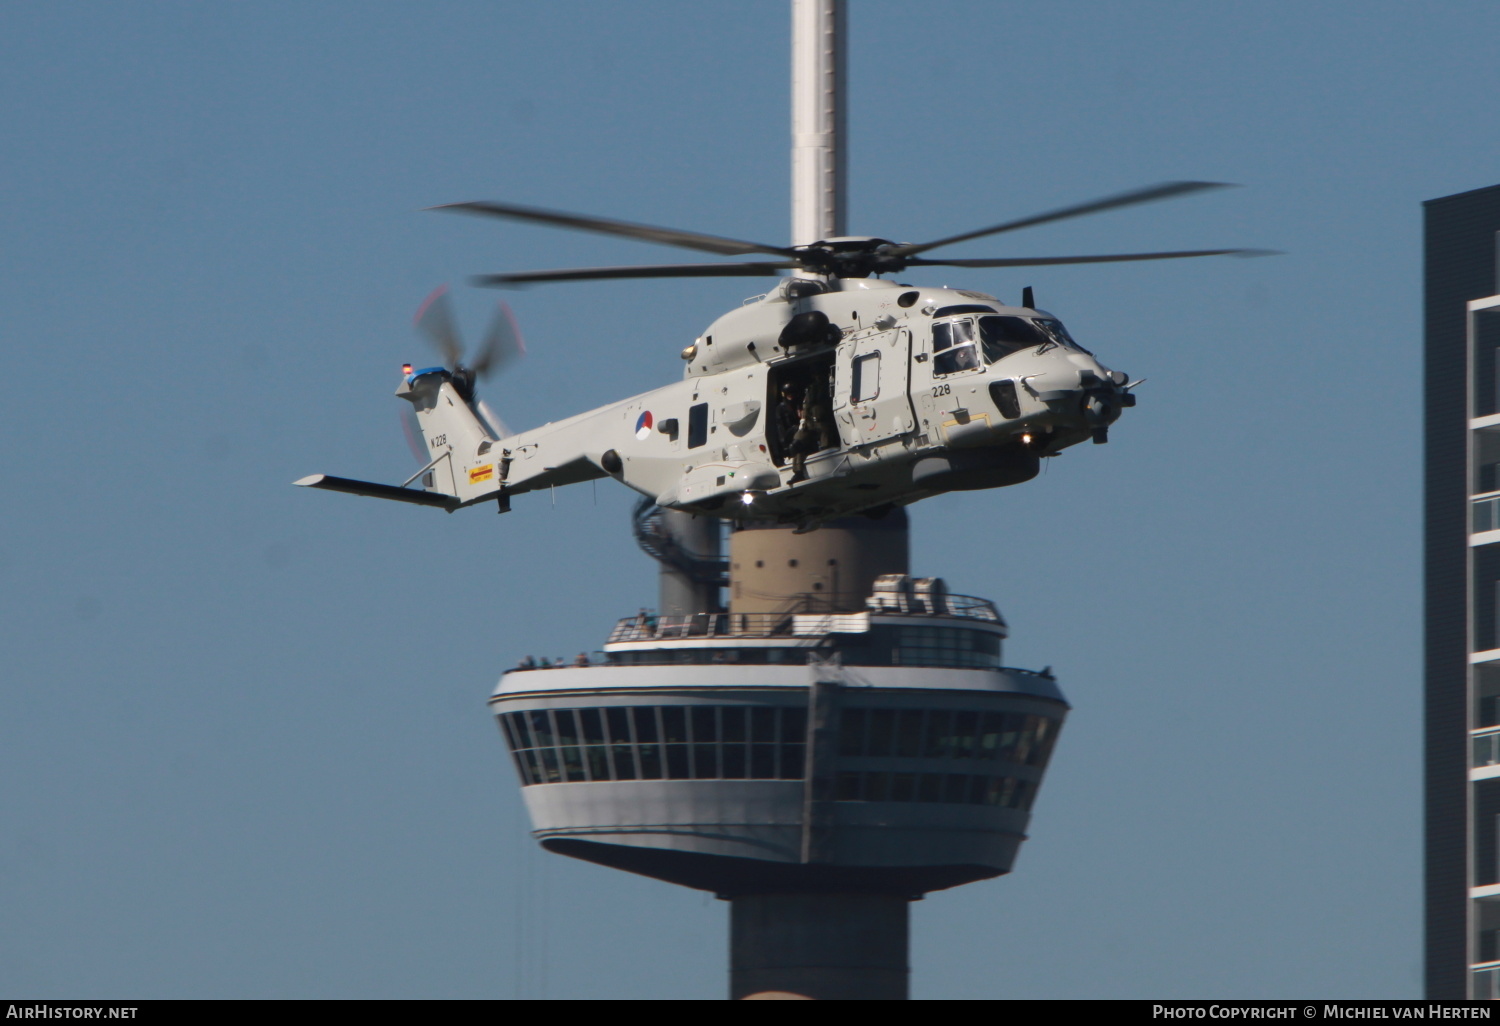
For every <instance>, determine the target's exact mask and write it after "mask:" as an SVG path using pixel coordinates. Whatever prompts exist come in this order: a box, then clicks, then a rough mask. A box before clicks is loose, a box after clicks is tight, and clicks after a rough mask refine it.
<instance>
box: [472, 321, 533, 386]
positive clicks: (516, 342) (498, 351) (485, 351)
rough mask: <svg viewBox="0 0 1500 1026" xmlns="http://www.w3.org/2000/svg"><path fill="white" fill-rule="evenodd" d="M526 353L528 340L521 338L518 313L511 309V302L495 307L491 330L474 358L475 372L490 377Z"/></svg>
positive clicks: (486, 334) (486, 333) (483, 376)
mask: <svg viewBox="0 0 1500 1026" xmlns="http://www.w3.org/2000/svg"><path fill="white" fill-rule="evenodd" d="M524 355H526V342H525V341H524V340H523V339H522V338H521V328H520V326H519V325H518V324H517V323H516V315H515V313H513V312H512V311H511V308H510V304H509V303H501V304H500V305H499V306H497V307H496V308H495V315H494V317H492V318H491V319H490V327H489V330H488V331H487V332H485V336H484V343H483V344H482V345H481V346H480V348H479V355H478V356H477V357H476V358H475V360H474V373H475V374H477V375H478V376H479V377H481V378H485V377H488V376H489V375H491V374H493V373H495V372H496V371H498V370H500V369H502V368H503V367H505V366H506V365H507V364H510V363H513V362H515V361H516V360H519V359H520V358H521V357H522V356H524Z"/></svg>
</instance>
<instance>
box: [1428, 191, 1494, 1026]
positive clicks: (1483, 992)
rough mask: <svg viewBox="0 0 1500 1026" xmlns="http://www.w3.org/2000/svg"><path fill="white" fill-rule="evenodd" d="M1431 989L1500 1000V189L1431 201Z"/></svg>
mask: <svg viewBox="0 0 1500 1026" xmlns="http://www.w3.org/2000/svg"><path fill="white" fill-rule="evenodd" d="M1424 206H1425V208H1426V209H1425V218H1424V221H1425V225H1424V245H1425V256H1424V288H1425V309H1424V319H1425V337H1426V340H1425V359H1424V367H1425V379H1426V380H1425V397H1424V398H1425V406H1426V412H1425V435H1426V441H1425V461H1426V481H1425V492H1426V495H1425V511H1424V512H1425V520H1426V527H1425V532H1426V540H1425V552H1424V559H1425V564H1426V582H1425V620H1426V626H1425V630H1426V639H1425V641H1426V646H1425V655H1424V672H1425V678H1426V683H1425V696H1424V712H1425V746H1426V758H1425V775H1426V783H1425V799H1426V812H1425V820H1426V822H1425V829H1426V881H1425V909H1426V988H1427V994H1428V996H1429V997H1433V998H1465V997H1476V998H1494V997H1500V283H1497V281H1496V271H1497V261H1496V250H1497V245H1500V186H1490V187H1488V188H1484V189H1476V190H1474V191H1472V192H1465V193H1460V194H1458V195H1456V196H1445V197H1442V198H1440V199H1434V200H1429V201H1427V203H1426V204H1424Z"/></svg>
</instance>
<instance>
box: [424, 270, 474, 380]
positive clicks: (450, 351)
mask: <svg viewBox="0 0 1500 1026" xmlns="http://www.w3.org/2000/svg"><path fill="white" fill-rule="evenodd" d="M412 323H413V324H414V325H415V326H416V329H417V330H418V331H420V332H421V333H422V334H424V335H426V336H427V338H428V339H429V340H430V341H431V342H432V345H433V347H434V348H436V349H437V351H438V352H439V353H441V354H442V357H443V365H444V366H446V367H448V368H450V369H451V368H454V367H457V366H458V363H459V360H461V359H462V358H463V353H464V347H463V343H462V342H460V341H459V337H458V326H457V325H456V324H455V323H454V321H453V305H452V303H451V302H450V301H449V299H448V286H446V285H439V286H438V287H437V288H435V289H433V290H432V293H431V294H430V295H429V296H428V297H427V298H426V299H424V300H423V301H422V305H421V306H420V307H419V308H418V309H417V315H416V317H414V318H412Z"/></svg>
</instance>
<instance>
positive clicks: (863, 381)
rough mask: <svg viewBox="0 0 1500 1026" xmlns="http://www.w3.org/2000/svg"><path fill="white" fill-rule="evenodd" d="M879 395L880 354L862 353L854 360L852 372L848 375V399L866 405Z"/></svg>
mask: <svg viewBox="0 0 1500 1026" xmlns="http://www.w3.org/2000/svg"><path fill="white" fill-rule="evenodd" d="M879 394H880V353H879V352H874V353H863V354H861V355H859V356H856V357H855V358H854V371H853V373H852V374H851V375H850V381H849V398H850V399H851V400H853V401H854V402H857V403H867V402H869V401H870V400H871V399H874V398H875V397H876V396H878V395H879Z"/></svg>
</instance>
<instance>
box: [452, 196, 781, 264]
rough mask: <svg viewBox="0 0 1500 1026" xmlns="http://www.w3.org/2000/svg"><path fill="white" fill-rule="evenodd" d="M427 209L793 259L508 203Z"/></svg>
mask: <svg viewBox="0 0 1500 1026" xmlns="http://www.w3.org/2000/svg"><path fill="white" fill-rule="evenodd" d="M427 209H429V210H455V211H458V212H460V213H465V214H484V215H487V216H489V217H505V218H510V219H511V220H514V221H535V222H537V223H539V224H550V225H553V226H555V227H558V228H576V229H578V230H579V231H585V232H602V233H603V234H605V235H623V236H625V237H626V238H630V239H642V240H644V241H646V242H656V243H660V244H661V245H663V246H682V247H685V248H687V249H700V250H703V251H704V252H705V253H719V254H722V255H724V256H743V255H744V254H746V253H775V254H776V255H777V256H787V257H789V256H792V255H793V254H792V250H790V249H787V248H783V247H781V246H767V245H764V244H762V243H759V242H745V241H743V240H741V239H728V238H724V237H722V236H719V235H703V234H701V233H699V232H685V231H681V230H679V229H677V228H657V227H654V226H652V225H649V224H634V223H632V222H630V221H612V220H609V219H608V218H603V217H588V216H585V215H583V214H567V213H563V212H562V211H558V210H541V209H538V208H536V207H518V206H512V205H510V204H507V203H486V202H475V203H447V204H444V205H442V206H437V207H428V208H427Z"/></svg>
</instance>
